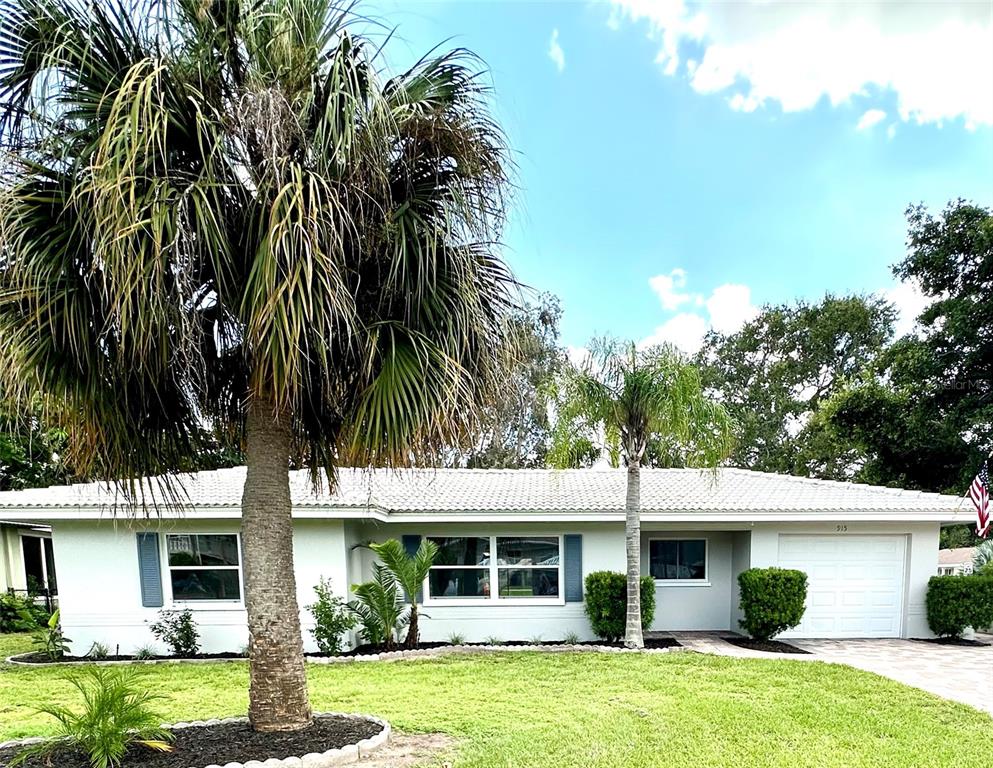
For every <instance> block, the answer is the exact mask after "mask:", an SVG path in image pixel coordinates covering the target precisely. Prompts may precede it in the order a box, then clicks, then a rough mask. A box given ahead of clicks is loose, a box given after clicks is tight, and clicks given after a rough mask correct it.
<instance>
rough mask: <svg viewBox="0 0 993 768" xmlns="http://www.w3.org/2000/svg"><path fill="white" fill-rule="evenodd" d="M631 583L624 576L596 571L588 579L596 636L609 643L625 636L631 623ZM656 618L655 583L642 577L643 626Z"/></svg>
mask: <svg viewBox="0 0 993 768" xmlns="http://www.w3.org/2000/svg"><path fill="white" fill-rule="evenodd" d="M627 602H628V582H627V577H626V576H625V575H624V574H623V573H615V572H614V571H594V572H593V573H591V574H589V575H588V576H587V577H586V615H587V616H588V617H589V619H590V625H591V626H592V627H593V633H594V634H595V635H596V636H597V637H602V638H603V639H604V640H607V641H608V642H611V643H612V642H615V641H617V640H619V639H620V638H622V637H624V627H625V624H626V623H627ZM654 618H655V580H654V579H652V577H651V576H642V577H641V626H642V627H647V626H650V625H651V623H652V619H654Z"/></svg>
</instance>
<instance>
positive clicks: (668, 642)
mask: <svg viewBox="0 0 993 768" xmlns="http://www.w3.org/2000/svg"><path fill="white" fill-rule="evenodd" d="M566 644H567V643H566V642H565V641H563V640H547V641H542V642H540V643H535V642H531V641H529V640H508V641H506V642H499V643H460V645H464V646H469V647H472V646H491V645H496V646H505V647H507V648H521V647H523V646H539V647H542V648H550V647H555V646H561V645H566ZM570 645H579V646H586V647H591V646H604V647H607V648H623V647H624V643H623V642H622V641H617V642H613V643H608V642H607V641H606V640H583V641H581V642H578V643H570ZM678 646H679V643H678V642H676V641H675V640H673V639H672V638H668V637H667V638H645V648H652V649H654V648H676V647H678ZM451 647H453V646H452V643H418V644H417V647H416V648H414V649H412V648H407V647H405V646H403V645H402V644H398V645H396V646H394V647H393V648H387V647H386V646H384V645H360V646H358V647H356V648H353V649H352V650H350V651H346V652H345V653H342V654H339V656H371V655H373V654H376V653H390V652H391V651H409V650H418V651H426V650H434V649H436V648H451ZM798 650H799V649H798ZM307 655H308V656H316V657H319V658H327V657H328V656H327V654H322V653H308V654H307Z"/></svg>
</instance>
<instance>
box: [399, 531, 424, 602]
mask: <svg viewBox="0 0 993 768" xmlns="http://www.w3.org/2000/svg"><path fill="white" fill-rule="evenodd" d="M401 538H402V539H403V551H404V552H406V553H407V554H408V555H410V556H411V557H413V556H414V555H416V554H417V550H418V548H419V547H420V546H421V537H420V536H417V535H413V534H411V535H408V536H402V537H401ZM403 601H404V602H405V603H409V602H410V595H408V594H404V596H403ZM417 602H418V603H423V602H424V590H423V589H419V590H417Z"/></svg>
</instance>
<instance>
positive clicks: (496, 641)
mask: <svg viewBox="0 0 993 768" xmlns="http://www.w3.org/2000/svg"><path fill="white" fill-rule="evenodd" d="M483 643H484V644H485V645H503V640H501V639H500V638H499V637H497V636H496V635H490V636H489V637H487V638H486V639H485V640H483Z"/></svg>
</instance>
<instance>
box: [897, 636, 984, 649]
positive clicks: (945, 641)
mask: <svg viewBox="0 0 993 768" xmlns="http://www.w3.org/2000/svg"><path fill="white" fill-rule="evenodd" d="M911 639H912V640H913V641H914V642H917V643H934V644H935V645H960V646H963V647H965V648H988V647H989V645H990V644H989V643H984V642H983V641H982V640H966V639H965V638H964V637H914V638H911Z"/></svg>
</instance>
